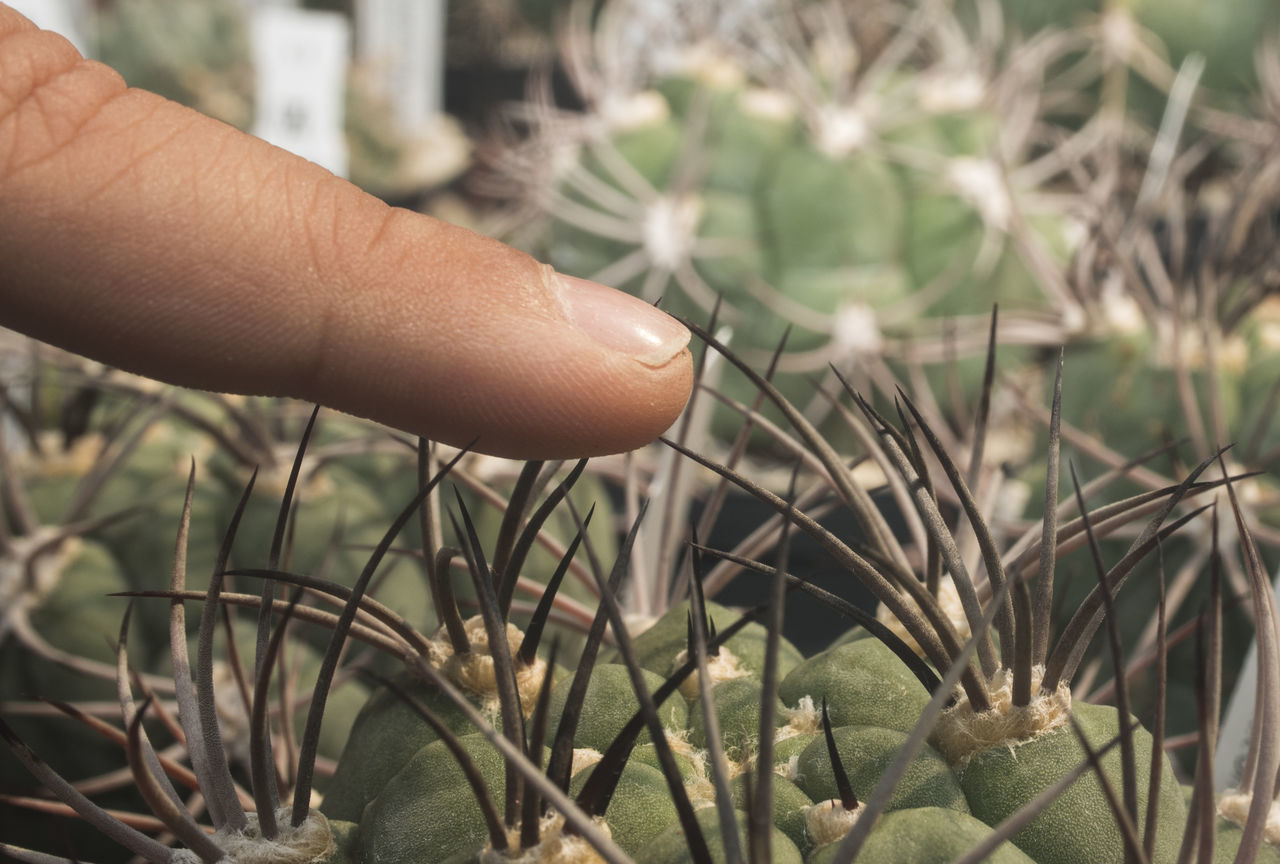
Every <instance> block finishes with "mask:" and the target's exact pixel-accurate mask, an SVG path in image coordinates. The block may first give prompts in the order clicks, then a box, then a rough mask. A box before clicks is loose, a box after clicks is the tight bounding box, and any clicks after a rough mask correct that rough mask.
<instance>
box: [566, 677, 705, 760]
mask: <svg viewBox="0 0 1280 864" xmlns="http://www.w3.org/2000/svg"><path fill="white" fill-rule="evenodd" d="M644 679H645V683H646V684H647V685H648V686H649V688H650V690H653V689H656V688H657V686H658V685H659V684H660V683H662V679H661V678H660V677H659V676H658V675H655V674H654V673H652V672H646V673H645V675H644ZM572 683H573V682H572V680H571V679H569V678H566V679H565V680H563V681H561V682H560V683H559V684H557V685H556V687H555V688H554V689H553V690H552V691H551V716H552V717H559V716H560V714H561V712H563V711H564V706H565V700H566V698H567V697H568V694H569V688H570V686H571V685H572ZM637 708H639V702H637V701H636V695H635V691H634V690H633V689H632V687H631V677H630V674H629V673H628V672H627V668H626V667H625V666H621V665H618V664H614V663H602V664H599V665H597V666H596V667H595V669H594V670H593V671H592V674H591V683H590V684H589V685H588V686H587V693H586V696H585V697H584V699H583V703H582V720H581V721H580V722H579V724H578V733H577V735H576V736H574V742H573V743H574V746H575V747H585V748H589V749H592V750H599V751H604V750H605V749H606V748H608V746H609V744H610V743H611V742H612V741H613V739H614V738H615V737H616V736H617V734H618V732H620V731H621V730H622V727H623V726H624V725H625V724H626V723H627V721H628V720H630V719H631V715H632V714H634V713H635V712H636V709H637ZM658 714H659V715H660V716H661V718H662V723H663V726H665V727H666V728H667V729H668V730H670V731H671V732H680V731H683V730H684V728H685V726H687V725H688V717H689V709H688V707H687V706H686V705H685V703H684V700H682V699H679V698H675V697H673V698H671V699H668V700H667V701H666V702H664V703H663V704H662V705H660V706H659V707H658ZM639 740H640V741H641V742H644V741H647V740H649V733H648V732H647V731H644V732H641V733H640V738H639Z"/></svg>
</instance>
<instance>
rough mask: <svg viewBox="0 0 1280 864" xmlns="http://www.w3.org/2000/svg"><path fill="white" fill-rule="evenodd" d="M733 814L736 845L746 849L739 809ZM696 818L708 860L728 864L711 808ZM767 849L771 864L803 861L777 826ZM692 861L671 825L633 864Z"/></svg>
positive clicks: (743, 817)
mask: <svg viewBox="0 0 1280 864" xmlns="http://www.w3.org/2000/svg"><path fill="white" fill-rule="evenodd" d="M736 815H737V817H738V835H739V842H740V843H741V846H740V848H742V849H746V848H747V846H746V836H745V831H746V829H745V828H744V827H743V826H745V825H746V821H747V819H746V815H745V814H743V813H741V812H739V813H737V814H736ZM697 818H698V824H699V825H700V826H701V827H702V832H703V834H705V835H706V837H707V846H708V850H709V851H710V853H711V860H712V861H713V862H715V864H731V862H730V861H729V859H728V857H727V856H726V853H725V847H724V836H723V835H722V834H721V833H720V825H719V822H718V821H717V819H718V816H717V814H716V811H715V809H714V808H711V807H708V808H705V809H702V810H699V811H698V812H697ZM771 848H772V851H773V861H774V864H801V862H802V861H803V859H802V858H801V857H800V850H799V849H797V848H796V847H795V844H794V843H792V842H791V841H790V840H789V839H788V838H787V835H786V834H784V833H783V832H782V831H781V830H780V829H778V828H774V829H773V838H772V844H771ZM692 860H693V859H692V857H691V856H690V854H689V844H688V841H686V840H685V837H684V832H683V831H681V829H680V826H679V825H673V826H671V827H670V828H668V829H667V830H666V831H665V832H663V833H662V834H660V835H658V837H656V838H655V839H654V840H653V842H652V843H650V844H649V847H648V848H647V849H645V850H644V854H643V855H641V856H639V857H638V858H637V859H636V864H686V862H691V861H692Z"/></svg>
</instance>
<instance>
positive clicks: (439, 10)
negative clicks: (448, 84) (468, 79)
mask: <svg viewBox="0 0 1280 864" xmlns="http://www.w3.org/2000/svg"><path fill="white" fill-rule="evenodd" d="M355 12H356V56H358V57H359V58H360V60H361V62H362V63H363V64H366V65H367V66H369V67H371V68H372V69H373V70H374V72H375V73H376V74H377V76H378V80H379V81H380V82H381V84H382V88H381V89H382V91H383V92H384V93H386V94H387V96H388V98H390V99H391V101H392V104H394V105H395V108H396V119H397V120H398V121H399V123H400V128H402V129H404V130H405V131H407V132H409V133H410V134H412V133H415V132H417V131H418V130H420V129H422V128H423V127H424V126H426V125H427V124H428V123H429V122H430V121H431V120H433V119H434V118H435V117H436V115H437V114H439V113H440V111H441V106H442V104H443V102H444V24H445V5H444V2H443V0H357V2H356V7H355Z"/></svg>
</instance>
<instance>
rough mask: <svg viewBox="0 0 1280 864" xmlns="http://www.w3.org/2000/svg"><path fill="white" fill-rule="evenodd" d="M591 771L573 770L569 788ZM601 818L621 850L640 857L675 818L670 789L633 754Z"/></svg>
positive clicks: (573, 788)
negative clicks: (574, 772) (573, 773)
mask: <svg viewBox="0 0 1280 864" xmlns="http://www.w3.org/2000/svg"><path fill="white" fill-rule="evenodd" d="M637 749H639V748H637ZM591 771H592V769H591V768H586V769H583V770H582V771H579V772H578V773H577V774H575V775H574V777H573V782H572V783H571V784H570V786H569V790H570V792H573V793H575V794H576V793H577V792H578V791H579V790H580V789H581V788H582V784H583V783H584V782H586V779H587V778H588V777H589V776H591ZM604 819H605V824H606V825H608V826H609V834H610V836H611V837H612V838H613V841H614V842H615V843H617V844H618V845H619V846H621V847H622V851H624V852H626V853H627V854H628V855H631V856H632V857H634V858H639V857H641V856H642V855H643V854H644V850H645V848H646V847H647V846H648V845H649V844H650V843H652V842H653V840H654V838H656V837H658V836H659V835H660V834H662V832H664V831H666V830H667V827H668V826H670V825H672V824H673V823H675V822H676V821H677V815H676V808H675V805H674V804H673V803H672V802H671V790H670V789H668V788H667V781H666V779H665V778H664V777H663V776H662V772H661V771H660V770H658V768H657V767H655V766H653V765H646V764H645V763H644V762H641V761H638V760H637V759H636V757H635V756H632V758H631V759H630V760H629V761H628V762H627V766H626V767H625V768H623V769H622V777H621V779H620V780H619V781H618V789H617V792H616V793H615V794H614V796H613V800H612V801H611V802H610V803H609V807H608V809H606V810H605V812H604Z"/></svg>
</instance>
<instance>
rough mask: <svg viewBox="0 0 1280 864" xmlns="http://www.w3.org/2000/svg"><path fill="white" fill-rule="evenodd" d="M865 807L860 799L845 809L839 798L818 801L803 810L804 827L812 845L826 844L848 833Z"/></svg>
mask: <svg viewBox="0 0 1280 864" xmlns="http://www.w3.org/2000/svg"><path fill="white" fill-rule="evenodd" d="M866 809H867V805H866V804H863V803H862V802H861V801H859V802H858V806H856V807H854V808H853V809H852V810H846V809H845V806H844V805H843V804H841V803H840V799H839V798H832V799H830V800H829V801H819V802H818V803H817V804H814V805H813V806H812V807H810V808H808V809H807V810H805V811H804V827H805V830H806V831H807V832H808V833H809V837H810V839H812V840H813V844H814V846H826V845H827V844H828V843H834V842H836V841H837V840H839V839H841V838H842V837H844V835H846V834H848V833H849V831H850V829H852V828H853V825H854V823H855V822H857V821H858V817H859V816H860V815H862V811H863V810H866Z"/></svg>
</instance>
